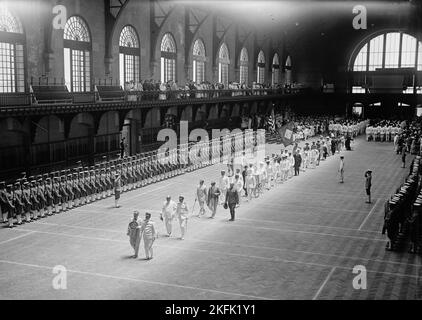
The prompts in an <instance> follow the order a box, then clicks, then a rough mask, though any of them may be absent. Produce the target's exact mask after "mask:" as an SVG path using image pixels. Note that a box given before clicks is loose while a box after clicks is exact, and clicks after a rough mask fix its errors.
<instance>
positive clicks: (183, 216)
mask: <svg viewBox="0 0 422 320" xmlns="http://www.w3.org/2000/svg"><path fill="white" fill-rule="evenodd" d="M184 199H185V198H184V197H183V196H180V197H179V203H178V204H177V207H176V217H177V219H178V220H179V224H180V232H181V237H180V239H181V240H184V239H185V234H186V232H187V229H188V214H189V209H188V206H187V204H186V203H185V202H184Z"/></svg>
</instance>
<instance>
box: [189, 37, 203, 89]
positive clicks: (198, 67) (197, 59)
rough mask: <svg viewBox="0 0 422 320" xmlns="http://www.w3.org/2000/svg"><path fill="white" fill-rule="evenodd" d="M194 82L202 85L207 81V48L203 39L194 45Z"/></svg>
mask: <svg viewBox="0 0 422 320" xmlns="http://www.w3.org/2000/svg"><path fill="white" fill-rule="evenodd" d="M192 79H193V81H194V82H196V83H201V82H203V81H205V46H204V43H203V42H202V40H201V39H197V40H196V41H195V43H194V44H193V77H192Z"/></svg>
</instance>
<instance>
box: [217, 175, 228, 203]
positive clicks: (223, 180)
mask: <svg viewBox="0 0 422 320" xmlns="http://www.w3.org/2000/svg"><path fill="white" fill-rule="evenodd" d="M229 183H230V181H229V177H227V176H226V172H225V171H224V170H223V171H221V177H220V180H219V184H218V188H219V189H220V191H221V197H220V204H224V203H225V201H226V193H227V189H228V188H229Z"/></svg>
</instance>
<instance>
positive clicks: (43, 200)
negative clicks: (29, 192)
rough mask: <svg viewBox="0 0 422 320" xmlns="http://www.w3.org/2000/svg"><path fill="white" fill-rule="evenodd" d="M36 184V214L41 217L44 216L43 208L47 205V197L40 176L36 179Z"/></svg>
mask: <svg viewBox="0 0 422 320" xmlns="http://www.w3.org/2000/svg"><path fill="white" fill-rule="evenodd" d="M36 185H37V200H38V216H39V217H41V218H44V217H45V210H46V208H47V206H48V204H47V197H46V195H47V191H46V189H45V187H44V184H43V180H42V178H41V179H39V180H38V181H37V183H36ZM47 212H48V211H47Z"/></svg>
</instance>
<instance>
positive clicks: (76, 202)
mask: <svg viewBox="0 0 422 320" xmlns="http://www.w3.org/2000/svg"><path fill="white" fill-rule="evenodd" d="M72 192H73V206H74V207H79V206H80V205H81V187H80V185H79V175H78V173H76V172H74V173H73V187H72Z"/></svg>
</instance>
